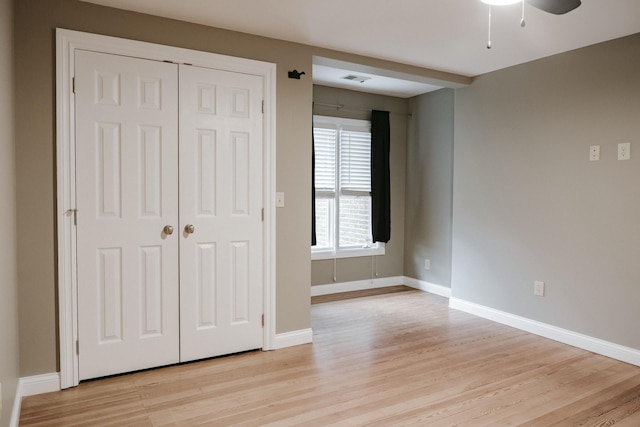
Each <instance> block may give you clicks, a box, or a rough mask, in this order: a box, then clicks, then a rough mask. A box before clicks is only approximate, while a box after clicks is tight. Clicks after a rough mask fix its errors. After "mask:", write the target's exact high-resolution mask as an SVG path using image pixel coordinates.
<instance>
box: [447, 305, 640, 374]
mask: <svg viewBox="0 0 640 427" xmlns="http://www.w3.org/2000/svg"><path fill="white" fill-rule="evenodd" d="M449 307H450V308H453V309H455V310H460V311H464V312H465V313H469V314H473V315H475V316H478V317H482V318H485V319H488V320H492V321H494V322H498V323H502V324H503V325H507V326H511V327H514V328H516V329H520V330H523V331H526V332H530V333H532V334H535V335H539V336H541V337H545V338H549V339H552V340H554V341H558V342H561V343H564V344H568V345H571V346H573V347H578V348H581V349H583V350H587V351H591V352H593V353H597V354H601V355H603V356H607V357H611V358H612V359H616V360H620V361H621V362H626V363H630V364H632V365H636V366H640V350H637V349H634V348H630V347H625V346H622V345H619V344H615V343H612V342H609V341H604V340H601V339H598V338H594V337H591V336H588V335H584V334H580V333H577V332H573V331H570V330H567V329H562V328H558V327H557V326H553V325H549V324H547V323H542V322H538V321H536V320H531V319H528V318H526V317H521V316H516V315H515V314H511V313H506V312H504V311H500V310H496V309H494V308H491V307H486V306H483V305H480V304H476V303H473V302H469V301H465V300H462V299H459V298H450V299H449Z"/></svg>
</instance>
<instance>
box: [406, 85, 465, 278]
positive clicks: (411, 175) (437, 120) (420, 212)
mask: <svg viewBox="0 0 640 427" xmlns="http://www.w3.org/2000/svg"><path fill="white" fill-rule="evenodd" d="M410 110H411V119H410V120H409V135H408V142H407V171H406V202H405V212H406V215H405V229H404V253H405V258H404V275H405V276H408V277H413V278H416V279H420V280H424V281H426V282H429V283H434V284H436V285H441V286H446V287H450V286H451V222H452V217H453V213H452V197H453V194H452V191H453V122H454V120H453V117H454V91H453V90H452V89H441V90H439V91H436V92H430V93H426V94H424V95H421V96H418V97H415V98H412V99H411V103H410ZM425 259H429V260H430V261H431V268H430V270H425V269H424V261H425Z"/></svg>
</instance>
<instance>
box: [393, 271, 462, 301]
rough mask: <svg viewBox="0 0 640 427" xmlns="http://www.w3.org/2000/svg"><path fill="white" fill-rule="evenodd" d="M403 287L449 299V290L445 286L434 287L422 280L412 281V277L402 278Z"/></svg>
mask: <svg viewBox="0 0 640 427" xmlns="http://www.w3.org/2000/svg"><path fill="white" fill-rule="evenodd" d="M402 282H403V284H404V285H406V286H409V287H411V288H414V289H419V290H421V291H424V292H429V293H430V294H434V295H439V296H441V297H445V298H451V288H447V287H446V286H442V285H436V284H435V283H430V282H425V281H424V280H419V279H414V278H413V277H407V276H403V277H402Z"/></svg>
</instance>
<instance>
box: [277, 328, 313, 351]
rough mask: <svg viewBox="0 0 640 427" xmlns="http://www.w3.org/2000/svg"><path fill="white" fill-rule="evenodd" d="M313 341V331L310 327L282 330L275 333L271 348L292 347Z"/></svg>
mask: <svg viewBox="0 0 640 427" xmlns="http://www.w3.org/2000/svg"><path fill="white" fill-rule="evenodd" d="M312 342H313V331H312V330H311V328H308V329H300V330H298V331H291V332H283V333H281V334H276V337H275V339H274V341H273V344H274V345H273V350H279V349H281V348H286V347H293V346H296V345H302V344H309V343H312Z"/></svg>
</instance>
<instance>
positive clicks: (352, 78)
mask: <svg viewBox="0 0 640 427" xmlns="http://www.w3.org/2000/svg"><path fill="white" fill-rule="evenodd" d="M342 78H343V79H344V80H350V81H352V82H358V83H364V82H366V81H367V80H371V77H364V76H356V75H355V74H349V75H346V76H344V77H342Z"/></svg>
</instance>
